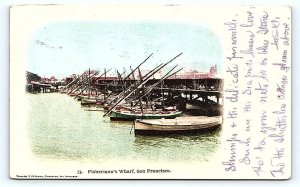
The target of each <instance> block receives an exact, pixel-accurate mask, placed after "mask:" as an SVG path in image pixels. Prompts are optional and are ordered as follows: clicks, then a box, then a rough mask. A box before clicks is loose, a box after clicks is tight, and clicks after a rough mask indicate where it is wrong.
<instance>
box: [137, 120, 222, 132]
mask: <svg viewBox="0 0 300 187" xmlns="http://www.w3.org/2000/svg"><path fill="white" fill-rule="evenodd" d="M221 124H222V116H216V117H207V116H189V117H176V118H175V119H158V120H157V119H155V120H153V119H151V120H150V119H137V120H135V121H134V132H135V134H136V135H165V134H191V133H199V132H206V131H210V130H214V129H216V128H218V127H220V125H221Z"/></svg>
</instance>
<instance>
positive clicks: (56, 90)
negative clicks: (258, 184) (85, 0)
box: [10, 4, 292, 179]
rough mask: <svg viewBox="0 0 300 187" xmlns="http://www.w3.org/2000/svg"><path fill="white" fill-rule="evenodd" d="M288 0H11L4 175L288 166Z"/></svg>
mask: <svg viewBox="0 0 300 187" xmlns="http://www.w3.org/2000/svg"><path fill="white" fill-rule="evenodd" d="M291 19H292V18H291V7H289V6H254V5H252V6H250V5H245V6H202V5H197V4H193V5H189V4H185V5H184V4H183V5H180V4H178V5H177V4H176V5H158V4H155V5H154V4H153V5H152V4H144V5H142V4H139V5H134V4H115V5H107V4H106V5H13V6H11V8H10V177H11V178H13V179H289V178H290V177H291V125H292V124H291V81H292V80H291V29H292V25H291Z"/></svg>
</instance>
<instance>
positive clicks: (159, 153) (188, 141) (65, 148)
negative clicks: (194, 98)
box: [27, 94, 222, 162]
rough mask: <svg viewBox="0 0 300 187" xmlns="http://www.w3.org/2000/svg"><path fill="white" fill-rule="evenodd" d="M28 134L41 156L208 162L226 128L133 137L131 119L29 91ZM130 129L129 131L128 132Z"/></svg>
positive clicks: (64, 98) (50, 95)
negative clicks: (113, 117) (114, 117)
mask: <svg viewBox="0 0 300 187" xmlns="http://www.w3.org/2000/svg"><path fill="white" fill-rule="evenodd" d="M28 101H29V104H30V106H29V111H28V112H29V113H28V114H29V115H28V126H27V128H28V137H29V138H30V140H31V147H32V151H33V152H34V153H35V154H36V155H38V156H41V157H47V158H52V159H53V158H55V159H71V160H83V159H84V160H91V161H93V160H97V161H98V160H101V161H107V160H143V161H144V160H146V161H161V162H165V161H174V162H185V161H186V162H189V161H199V162H202V161H207V160H210V158H211V157H212V155H213V154H214V153H215V152H216V150H217V149H218V147H219V145H220V136H221V134H222V129H217V130H215V131H213V132H207V133H204V134H196V135H188V136H186V135H171V136H156V137H155V136H135V135H134V129H132V127H133V126H132V124H133V123H132V122H116V121H110V120H109V118H107V117H105V118H104V117H103V112H101V111H86V107H81V106H80V102H77V101H75V100H74V99H73V98H71V97H69V96H66V95H63V94H38V95H31V94H30V95H28ZM130 132H131V134H130Z"/></svg>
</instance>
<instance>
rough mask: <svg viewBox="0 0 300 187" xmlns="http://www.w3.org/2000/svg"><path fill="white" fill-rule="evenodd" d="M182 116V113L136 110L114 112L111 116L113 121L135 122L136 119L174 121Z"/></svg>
mask: <svg viewBox="0 0 300 187" xmlns="http://www.w3.org/2000/svg"><path fill="white" fill-rule="evenodd" d="M181 115H182V111H162V110H153V111H152V110H149V111H143V112H141V111H135V110H118V111H117V110H113V111H112V112H111V114H110V119H111V120H122V121H133V120H135V119H161V118H166V119H172V118H176V117H178V116H181Z"/></svg>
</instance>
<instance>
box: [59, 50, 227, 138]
mask: <svg viewBox="0 0 300 187" xmlns="http://www.w3.org/2000/svg"><path fill="white" fill-rule="evenodd" d="M180 55H181V54H179V55H177V56H176V57H174V58H173V59H171V60H170V61H169V62H167V63H164V64H161V65H159V66H157V67H156V68H154V69H153V70H151V71H150V72H148V73H147V74H146V75H141V73H140V69H139V68H140V66H141V65H142V64H143V63H144V62H145V61H146V60H147V59H148V58H150V57H151V56H152V54H151V55H150V56H149V57H147V58H146V59H145V61H144V62H142V63H141V64H139V65H138V66H137V67H136V68H135V69H134V70H132V72H131V73H129V74H128V75H127V76H126V77H125V78H122V76H119V81H114V82H112V83H110V84H107V85H105V87H104V89H102V90H101V89H99V87H97V86H96V85H95V83H92V82H91V78H93V77H96V76H97V75H99V72H98V71H90V70H89V71H86V72H84V73H83V74H82V75H81V76H79V77H78V78H76V79H74V80H73V81H72V82H70V83H69V84H68V85H67V86H66V87H65V88H64V89H62V90H61V93H66V94H68V95H70V96H73V97H74V98H75V99H77V100H78V101H80V102H81V105H83V106H91V105H93V106H95V107H97V108H101V109H102V110H103V111H104V115H103V116H109V117H110V120H126V121H133V123H134V132H135V134H141V135H157V134H170V133H171V134H173V133H176V134H177V133H194V132H199V131H200V132H203V131H208V130H212V129H215V128H218V127H219V126H220V125H221V124H222V118H221V117H219V116H217V117H207V116H183V112H182V111H179V110H178V109H177V107H176V106H172V105H165V103H166V101H167V98H165V95H164V93H163V92H162V93H161V94H160V95H159V96H160V97H159V98H155V99H154V98H153V97H152V95H151V93H152V92H153V90H154V88H157V87H159V86H160V85H162V84H163V80H164V79H166V78H168V77H170V76H172V75H174V74H175V73H177V72H179V71H180V70H181V69H179V70H177V71H174V69H175V68H176V67H177V65H176V66H175V67H173V68H172V69H171V70H170V71H168V72H167V73H166V74H165V75H164V76H163V77H162V78H161V79H158V80H157V81H156V82H155V83H154V84H153V85H151V86H149V85H148V86H147V87H145V84H146V83H147V82H148V81H149V80H150V79H152V80H153V75H154V74H155V73H156V72H158V71H160V70H161V69H162V68H163V67H165V66H166V65H167V64H169V63H170V62H172V61H173V60H174V59H176V58H177V57H178V56H180ZM135 71H137V72H139V75H140V76H139V79H135V76H134V75H135V73H134V72H135ZM106 74H107V71H106V70H105V72H104V73H103V74H102V75H100V76H98V77H97V78H96V79H99V77H102V76H103V75H106ZM126 79H130V80H134V81H133V83H132V84H131V85H125V83H124V80H126ZM94 82H95V81H94ZM116 87H119V88H121V90H120V91H119V92H115V91H114V88H116Z"/></svg>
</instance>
